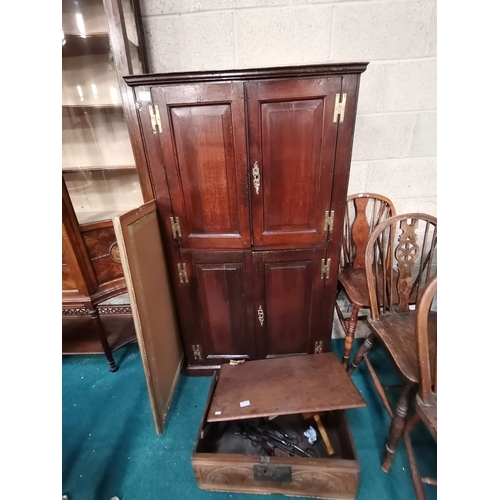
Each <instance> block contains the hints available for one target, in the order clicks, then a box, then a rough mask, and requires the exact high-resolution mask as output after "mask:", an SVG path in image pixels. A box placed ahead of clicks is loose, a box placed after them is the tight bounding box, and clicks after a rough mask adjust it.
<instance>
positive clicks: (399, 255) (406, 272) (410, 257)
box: [395, 219, 420, 312]
mask: <svg viewBox="0 0 500 500" xmlns="http://www.w3.org/2000/svg"><path fill="white" fill-rule="evenodd" d="M417 229H418V220H417V219H413V220H412V221H411V222H409V221H408V220H402V221H401V231H402V233H401V235H400V236H399V240H398V241H399V244H398V246H397V247H396V252H395V254H396V260H397V261H398V267H399V278H398V284H397V289H398V294H399V305H398V311H399V312H403V311H408V310H409V299H410V293H411V290H412V285H413V280H412V275H413V269H414V267H415V262H416V260H417V259H418V256H419V254H420V248H419V246H418V244H417V235H416V234H415V231H416V230H417Z"/></svg>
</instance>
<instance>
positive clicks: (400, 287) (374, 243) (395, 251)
mask: <svg viewBox="0 0 500 500" xmlns="http://www.w3.org/2000/svg"><path fill="white" fill-rule="evenodd" d="M436 249H437V219H436V218H435V217H433V216H431V215H427V214H422V213H410V214H402V215H396V216H394V217H391V218H389V219H387V220H386V221H384V222H382V223H380V224H379V225H378V226H377V227H376V228H375V229H374V231H373V232H372V234H371V236H370V238H369V240H368V242H367V245H366V251H365V268H366V280H367V284H368V296H369V300H370V311H371V317H372V320H373V321H378V320H379V318H380V315H381V314H391V313H402V312H407V311H409V310H410V305H411V304H416V302H417V301H418V299H419V296H420V293H421V290H422V288H423V287H424V286H425V284H426V283H427V282H428V281H429V279H430V278H431V276H432V275H433V274H436V272H437V253H436ZM392 270H396V271H397V272H396V273H394V272H392Z"/></svg>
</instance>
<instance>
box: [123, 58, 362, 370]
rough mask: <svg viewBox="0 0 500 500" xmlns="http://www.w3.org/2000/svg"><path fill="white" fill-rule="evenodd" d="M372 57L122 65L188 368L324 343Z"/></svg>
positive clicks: (309, 349) (321, 347) (323, 347)
mask: <svg viewBox="0 0 500 500" xmlns="http://www.w3.org/2000/svg"><path fill="white" fill-rule="evenodd" d="M366 66H367V65H366V64H365V63H356V64H338V65H334V64H330V65H316V66H307V67H300V66H297V67H288V68H267V69H255V70H235V71H219V72H197V73H173V74H156V75H136V76H128V77H125V78H124V80H125V81H126V83H127V84H128V85H129V86H130V87H131V89H132V90H133V95H134V103H135V107H136V110H137V111H136V112H137V116H138V120H139V122H140V126H141V131H142V141H143V147H144V151H145V153H146V156H147V159H148V161H147V169H148V171H147V173H148V175H149V179H150V180H151V187H152V195H151V196H152V198H154V199H155V200H156V202H155V203H156V207H157V211H158V217H159V224H160V230H161V233H162V237H163V241H164V247H165V251H166V254H167V255H166V256H167V265H168V267H169V271H170V277H171V281H172V289H173V295H174V298H175V304H176V311H177V317H178V321H179V326H180V330H181V336H182V340H183V343H184V349H185V354H186V357H187V360H188V373H190V374H206V373H208V372H209V371H210V370H213V369H217V368H220V365H221V363H223V362H227V361H229V360H232V359H234V360H238V359H256V358H257V359H259V358H269V357H276V356H286V355H296V354H306V353H313V352H322V351H323V352H324V351H328V350H329V348H330V336H331V328H332V320H333V309H334V299H335V290H336V285H337V270H338V262H339V252H340V242H341V231H342V221H343V217H344V206H345V200H346V195H347V186H348V180H349V168H350V160H351V151H352V142H353V134H354V123H355V116H356V104H357V98H358V88H359V82H360V75H361V73H362V72H363V71H364V70H365V69H366Z"/></svg>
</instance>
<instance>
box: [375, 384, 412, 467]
mask: <svg viewBox="0 0 500 500" xmlns="http://www.w3.org/2000/svg"><path fill="white" fill-rule="evenodd" d="M412 389H413V384H412V383H408V384H406V385H405V388H404V389H403V393H402V394H401V396H400V397H399V400H398V404H397V405H396V411H395V412H394V416H393V417H392V423H391V429H390V431H389V437H388V438H387V442H386V444H385V451H384V458H383V460H382V470H383V471H384V472H389V470H390V469H391V466H392V461H393V459H394V453H396V447H397V446H398V443H399V440H400V439H401V438H402V437H403V431H404V430H405V425H406V416H407V415H408V408H409V406H410V394H411V391H412Z"/></svg>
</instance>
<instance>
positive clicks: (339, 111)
mask: <svg viewBox="0 0 500 500" xmlns="http://www.w3.org/2000/svg"><path fill="white" fill-rule="evenodd" d="M346 102H347V94H342V102H341V101H340V94H335V111H334V112H333V123H337V118H338V117H339V115H340V119H339V123H342V122H343V121H344V111H345V104H346Z"/></svg>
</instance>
